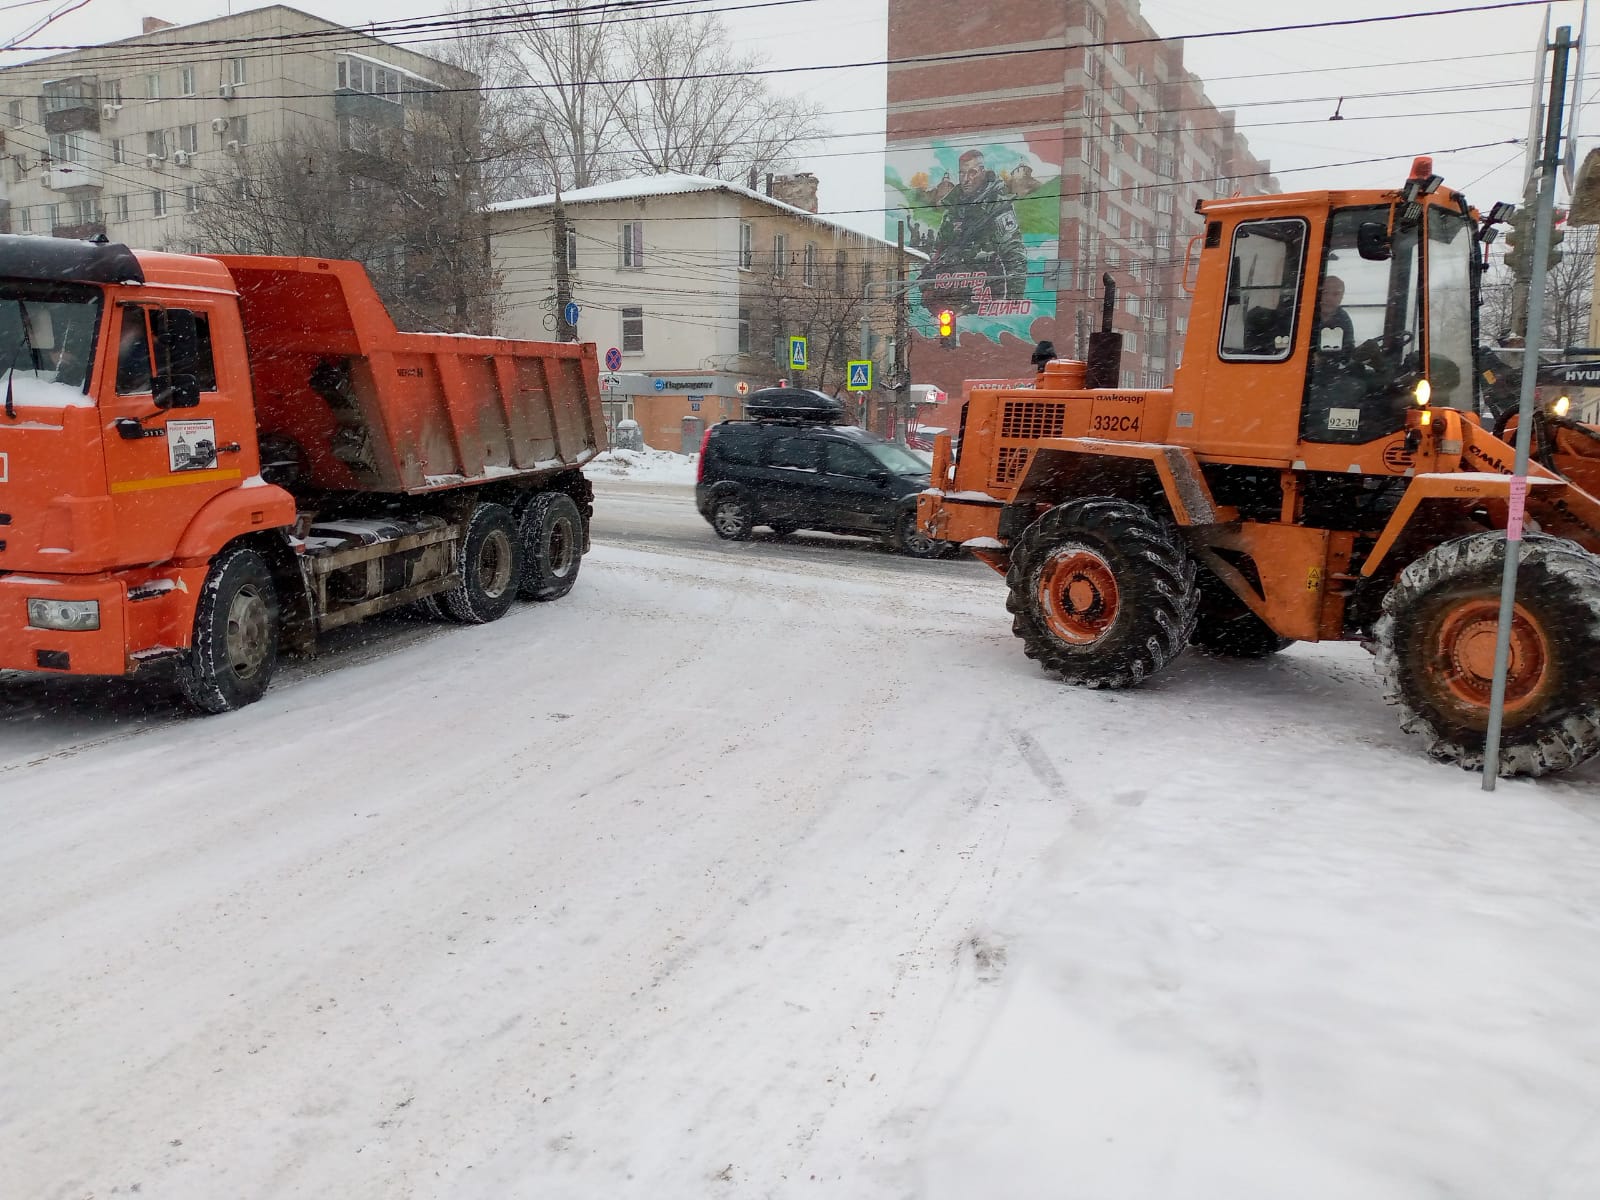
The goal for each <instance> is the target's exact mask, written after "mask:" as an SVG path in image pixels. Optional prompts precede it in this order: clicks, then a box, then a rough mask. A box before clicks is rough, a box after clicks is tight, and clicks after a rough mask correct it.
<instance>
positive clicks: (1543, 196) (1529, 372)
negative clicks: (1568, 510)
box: [1483, 25, 1572, 792]
mask: <svg viewBox="0 0 1600 1200" xmlns="http://www.w3.org/2000/svg"><path fill="white" fill-rule="evenodd" d="M1571 52H1572V27H1571V26H1570V25H1563V26H1561V28H1559V29H1557V30H1556V41H1555V63H1554V65H1553V66H1552V68H1551V72H1550V104H1549V108H1548V115H1547V120H1546V122H1545V133H1544V144H1543V146H1542V147H1541V151H1542V154H1541V159H1540V172H1539V174H1540V181H1539V201H1538V209H1537V211H1536V213H1535V216H1534V225H1533V262H1532V264H1531V265H1530V267H1529V271H1528V330H1527V333H1526V334H1525V335H1524V351H1523V359H1522V395H1521V397H1520V403H1519V405H1518V409H1517V412H1518V417H1517V458H1516V465H1515V468H1514V469H1513V473H1512V479H1511V512H1510V515H1509V518H1508V520H1507V521H1506V567H1505V574H1504V576H1503V577H1502V578H1501V581H1500V625H1499V628H1498V630H1497V631H1496V634H1495V643H1494V685H1493V687H1492V688H1491V689H1490V692H1489V728H1488V731H1487V733H1486V735H1485V737H1484V746H1483V790H1484V791H1486V792H1492V791H1494V785H1495V781H1496V779H1498V778H1499V775H1500V731H1501V728H1502V725H1503V723H1504V717H1505V707H1506V671H1507V667H1508V664H1509V661H1510V658H1511V618H1512V615H1513V612H1514V609H1515V605H1516V597H1517V559H1518V557H1519V554H1520V551H1521V549H1522V506H1523V502H1524V500H1525V499H1526V497H1527V494H1528V449H1529V446H1530V445H1531V442H1532V438H1533V394H1534V388H1535V387H1536V385H1537V383H1538V379H1537V376H1538V374H1539V343H1540V342H1541V340H1543V334H1544V281H1545V273H1546V267H1547V261H1546V260H1547V259H1549V257H1550V226H1551V224H1552V221H1553V218H1554V214H1555V205H1556V172H1557V171H1558V170H1559V169H1560V167H1561V122H1562V117H1563V116H1564V115H1565V114H1564V107H1565V101H1566V92H1567V57H1568V55H1570V54H1571Z"/></svg>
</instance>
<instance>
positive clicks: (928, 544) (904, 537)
mask: <svg viewBox="0 0 1600 1200" xmlns="http://www.w3.org/2000/svg"><path fill="white" fill-rule="evenodd" d="M891 544H892V545H893V546H894V548H895V549H896V550H898V551H899V552H900V553H901V554H906V555H910V556H911V557H912V558H944V557H945V556H946V555H948V554H949V553H950V543H949V542H942V541H940V540H939V539H938V538H931V537H929V536H928V535H927V534H925V533H923V532H922V530H921V529H920V528H918V527H917V510H916V509H914V508H910V509H907V510H906V511H905V512H903V513H901V514H900V515H899V516H898V517H896V518H895V521H894V535H893V537H892V538H891Z"/></svg>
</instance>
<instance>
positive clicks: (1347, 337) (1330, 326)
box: [1317, 275, 1356, 354]
mask: <svg viewBox="0 0 1600 1200" xmlns="http://www.w3.org/2000/svg"><path fill="white" fill-rule="evenodd" d="M1355 348H1356V327H1355V324H1354V323H1353V322H1352V321H1351V320H1350V314H1349V313H1347V312H1345V310H1344V280H1342V279H1340V278H1339V277H1338V276H1337V275H1325V276H1323V278H1322V287H1321V289H1320V290H1319V291H1318V292H1317V349H1319V350H1340V351H1343V352H1344V353H1345V354H1349V353H1350V351H1352V350H1354V349H1355Z"/></svg>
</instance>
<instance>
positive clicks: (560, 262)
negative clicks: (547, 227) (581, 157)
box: [551, 187, 578, 342]
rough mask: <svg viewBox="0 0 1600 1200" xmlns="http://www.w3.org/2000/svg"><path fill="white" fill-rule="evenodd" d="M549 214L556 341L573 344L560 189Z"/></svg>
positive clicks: (564, 214) (574, 331) (575, 332)
mask: <svg viewBox="0 0 1600 1200" xmlns="http://www.w3.org/2000/svg"><path fill="white" fill-rule="evenodd" d="M551 213H552V216H553V219H554V237H555V255H556V341H558V342H575V341H577V340H578V329H577V326H575V325H573V324H572V322H570V321H568V320H567V305H568V304H570V303H571V302H572V279H571V277H570V276H569V275H568V274H567V210H566V206H565V205H563V204H562V203H561V189H560V187H557V188H556V202H555V206H554V207H553V208H552V209H551Z"/></svg>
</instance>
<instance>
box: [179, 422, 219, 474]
mask: <svg viewBox="0 0 1600 1200" xmlns="http://www.w3.org/2000/svg"><path fill="white" fill-rule="evenodd" d="M167 467H168V469H169V470H173V471H214V470H216V468H217V423H216V422H215V421H168V422H167Z"/></svg>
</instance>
